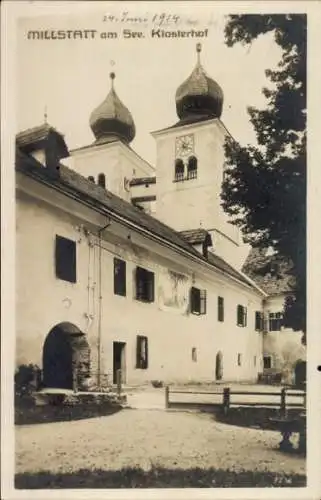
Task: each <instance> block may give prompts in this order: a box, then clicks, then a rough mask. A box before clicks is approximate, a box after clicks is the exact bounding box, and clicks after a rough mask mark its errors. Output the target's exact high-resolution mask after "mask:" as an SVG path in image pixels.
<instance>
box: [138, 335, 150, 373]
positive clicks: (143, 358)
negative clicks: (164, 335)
mask: <svg viewBox="0 0 321 500" xmlns="http://www.w3.org/2000/svg"><path fill="white" fill-rule="evenodd" d="M136 368H140V369H142V370H146V369H147V368H148V338H147V337H143V336H142V335H137V339H136Z"/></svg>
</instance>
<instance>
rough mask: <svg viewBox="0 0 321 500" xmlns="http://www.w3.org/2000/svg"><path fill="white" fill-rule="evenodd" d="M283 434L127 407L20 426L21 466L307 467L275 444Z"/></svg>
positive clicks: (72, 468) (32, 468)
mask: <svg viewBox="0 0 321 500" xmlns="http://www.w3.org/2000/svg"><path fill="white" fill-rule="evenodd" d="M279 441H280V434H279V433H277V432H274V431H262V430H257V429H245V428H240V427H234V426H230V425H227V424H223V423H220V422H216V421H215V420H213V417H212V416H211V415H209V414H197V413H192V412H190V413H188V412H171V411H167V412H166V411H162V410H157V409H154V410H146V409H139V410H130V409H126V410H123V411H121V412H119V413H115V414H113V415H111V416H106V417H98V418H92V419H88V420H79V421H73V422H57V423H49V424H38V425H30V426H19V427H16V472H27V471H28V472H36V471H40V470H49V471H51V472H71V471H76V470H79V469H81V468H91V469H93V468H102V469H104V470H106V469H114V470H115V469H119V468H121V467H126V466H131V467H134V466H138V467H142V468H144V469H149V468H150V466H151V465H152V464H153V465H155V466H164V467H170V468H175V467H179V468H191V467H204V468H207V467H217V468H234V469H250V470H253V469H256V470H269V471H279V472H281V471H283V472H285V473H291V472H295V473H301V474H304V473H305V460H304V459H303V458H300V457H297V456H294V455H293V456H292V455H291V456H288V455H285V454H282V453H280V452H279V451H277V450H275V448H276V447H277V445H278V442H279Z"/></svg>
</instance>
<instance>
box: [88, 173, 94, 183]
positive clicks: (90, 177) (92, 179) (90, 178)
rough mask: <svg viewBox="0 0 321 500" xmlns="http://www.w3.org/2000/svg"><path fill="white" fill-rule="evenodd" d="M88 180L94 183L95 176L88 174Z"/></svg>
mask: <svg viewBox="0 0 321 500" xmlns="http://www.w3.org/2000/svg"><path fill="white" fill-rule="evenodd" d="M88 180H89V181H90V182H93V183H94V184H95V178H94V177H93V176H92V175H90V176H89V177H88Z"/></svg>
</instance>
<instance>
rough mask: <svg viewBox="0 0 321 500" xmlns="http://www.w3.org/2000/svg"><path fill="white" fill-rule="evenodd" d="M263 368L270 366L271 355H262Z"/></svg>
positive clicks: (266, 368)
mask: <svg viewBox="0 0 321 500" xmlns="http://www.w3.org/2000/svg"><path fill="white" fill-rule="evenodd" d="M263 368H264V369H265V370H268V369H269V368H272V356H263Z"/></svg>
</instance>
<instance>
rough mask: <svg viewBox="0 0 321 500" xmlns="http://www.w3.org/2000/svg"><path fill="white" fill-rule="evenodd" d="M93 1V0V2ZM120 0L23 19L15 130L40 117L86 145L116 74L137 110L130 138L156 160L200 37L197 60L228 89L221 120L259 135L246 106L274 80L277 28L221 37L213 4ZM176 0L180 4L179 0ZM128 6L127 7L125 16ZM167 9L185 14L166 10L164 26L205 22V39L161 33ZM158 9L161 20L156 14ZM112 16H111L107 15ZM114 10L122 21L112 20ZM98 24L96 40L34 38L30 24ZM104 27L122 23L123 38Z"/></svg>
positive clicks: (234, 130) (125, 98)
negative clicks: (92, 119) (270, 76)
mask: <svg viewBox="0 0 321 500" xmlns="http://www.w3.org/2000/svg"><path fill="white" fill-rule="evenodd" d="M88 3H90V2H88ZM111 5H114V7H113V6H112V7H110V6H109V7H108V9H107V8H106V6H105V4H102V6H101V7H100V8H97V7H96V8H95V9H88V10H87V11H86V14H83V13H80V12H79V11H77V10H75V11H74V13H73V14H68V15H61V14H60V15H50V16H41V17H40V16H37V17H33V18H30V19H27V18H22V19H20V20H19V25H18V26H19V29H18V40H17V43H18V52H17V76H18V78H17V82H18V88H17V95H18V100H17V108H16V114H17V119H16V124H17V132H18V131H21V130H24V129H26V128H29V127H33V126H36V125H39V124H41V123H43V122H44V115H45V112H46V113H47V120H48V123H50V125H52V126H54V127H55V128H56V129H57V130H59V132H61V133H62V134H64V136H65V140H66V143H67V146H68V147H69V149H70V150H72V149H74V148H76V147H80V146H84V145H87V144H90V143H92V142H93V140H94V136H93V134H92V132H91V129H90V127H89V116H90V113H91V112H92V110H93V109H94V108H95V107H96V106H97V105H99V104H100V103H101V102H102V101H103V99H104V98H105V97H106V95H107V93H108V92H109V89H110V79H109V73H110V72H111V71H114V72H115V73H116V80H115V89H116V92H117V94H118V96H119V98H120V99H121V100H122V102H123V103H124V104H125V105H126V106H127V107H128V109H129V110H130V111H131V113H132V115H133V118H134V121H135V125H136V137H135V139H134V141H133V142H132V144H131V146H132V147H133V148H134V149H135V150H136V151H137V153H138V154H140V155H141V156H142V157H143V158H145V159H146V160H147V161H149V162H150V163H152V164H155V154H156V149H155V142H154V139H153V138H152V137H151V135H150V132H152V131H155V130H159V129H162V128H165V127H168V126H170V125H173V124H174V123H176V122H177V120H178V118H177V115H176V108H175V92H176V89H177V87H178V86H179V85H180V84H181V83H182V82H183V81H184V80H185V79H186V78H187V77H188V76H189V75H190V73H191V72H192V70H193V68H194V66H195V64H196V43H197V42H201V43H202V52H201V62H202V65H203V67H204V68H205V70H206V72H207V73H208V75H209V76H211V77H212V78H213V79H215V80H216V81H217V82H218V83H219V84H220V86H221V87H222V89H223V92H224V104H223V114H222V121H223V122H224V124H225V126H226V127H227V128H228V130H229V131H230V132H231V134H232V135H233V136H234V138H235V139H236V140H238V141H240V142H241V143H253V142H254V141H255V134H254V131H253V127H252V125H251V124H250V122H249V117H248V114H247V111H246V110H247V107H248V106H255V107H259V108H260V107H262V108H263V107H264V106H265V98H264V97H263V95H262V88H263V87H264V86H266V85H267V84H268V80H267V78H266V76H265V70H266V69H267V68H275V67H276V65H277V62H278V61H279V60H280V55H281V53H280V49H279V47H278V46H277V45H276V44H275V42H274V38H273V36H272V35H264V36H261V37H260V38H259V39H258V40H257V41H255V42H254V43H253V44H252V45H251V46H250V47H243V46H241V45H239V44H238V45H236V46H234V47H232V48H229V47H227V46H226V44H225V43H224V26H225V24H226V18H225V17H224V16H222V15H218V14H217V13H216V12H213V7H212V9H211V8H210V5H207V6H204V7H203V8H199V9H198V10H197V12H196V11H195V12H193V11H192V10H191V9H189V11H188V13H187V11H186V9H185V10H184V8H183V6H182V4H177V5H176V6H175V9H173V7H170V8H169V7H168V6H167V8H166V11H165V10H164V11H160V10H159V9H160V7H159V5H158V6H157V4H156V6H155V7H153V6H152V5H151V4H149V8H148V9H147V8H146V6H145V5H143V6H140V5H138V4H137V3H136V4H131V5H130V7H131V8H130V9H128V8H127V9H126V8H123V7H122V5H121V3H120V4H118V5H115V4H111ZM174 5H175V4H174ZM124 12H128V14H127V15H124V14H123V13H124ZM161 14H166V15H170V16H174V15H175V14H176V15H177V16H179V21H178V23H179V24H175V22H174V20H173V19H172V18H170V19H169V20H168V24H167V25H164V26H162V29H165V30H167V31H175V30H177V29H179V30H185V31H188V30H190V29H191V28H193V29H194V30H200V31H204V30H205V29H207V30H208V36H207V37H203V38H157V37H152V36H151V30H152V29H158V28H159V26H158V25H156V23H157V22H160V16H161ZM154 15H157V16H158V21H155V20H153V16H154ZM104 16H106V18H107V19H109V20H107V21H104ZM110 16H115V17H116V16H117V18H118V21H116V20H113V21H110ZM134 16H135V17H137V16H142V17H144V19H145V21H143V22H138V21H137V20H136V21H135V22H128V21H124V22H121V21H120V20H121V18H123V19H128V17H134ZM46 29H47V30H81V29H82V30H83V29H93V30H96V31H97V34H95V37H94V38H93V39H82V40H81V39H70V40H67V39H65V40H52V39H51V40H31V39H28V37H27V33H28V31H29V30H46ZM123 29H131V30H133V31H141V32H142V33H143V37H144V38H141V39H125V38H123V36H122V32H123ZM102 31H104V32H107V31H113V32H117V34H118V35H119V36H118V38H117V39H110V38H109V39H102V38H100V33H101V32H102Z"/></svg>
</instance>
